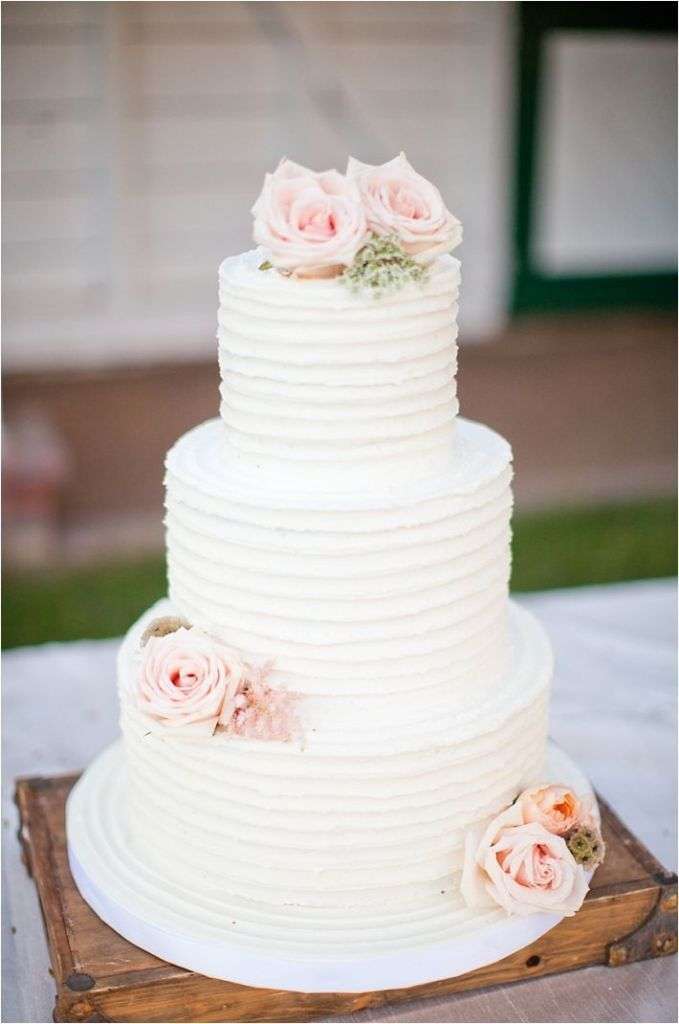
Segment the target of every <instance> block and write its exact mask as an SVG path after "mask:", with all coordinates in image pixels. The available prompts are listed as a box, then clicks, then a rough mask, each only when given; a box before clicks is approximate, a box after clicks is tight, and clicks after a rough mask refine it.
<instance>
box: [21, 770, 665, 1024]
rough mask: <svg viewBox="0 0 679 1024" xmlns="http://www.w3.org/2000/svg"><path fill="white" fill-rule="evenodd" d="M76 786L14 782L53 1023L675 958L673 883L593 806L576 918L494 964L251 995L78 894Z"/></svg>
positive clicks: (309, 1000) (324, 1002)
mask: <svg viewBox="0 0 679 1024" xmlns="http://www.w3.org/2000/svg"><path fill="white" fill-rule="evenodd" d="M77 778H78V776H77V775H67V776H60V777H57V778H53V779H45V778H31V779H20V780H19V781H18V782H17V790H16V799H17V804H18V807H19V812H20V815H21V823H22V825H21V832H20V838H21V841H22V843H23V846H24V851H25V858H26V863H27V867H28V868H29V869H30V870H31V871H32V874H33V877H34V879H35V883H36V886H37V888H38V893H39V896H40V903H41V908H42V911H43V915H44V919H45V928H46V931H47V938H48V943H49V948H50V956H51V960H52V968H53V972H54V977H55V981H56V985H57V1000H56V1007H55V1016H54V1019H55V1020H57V1021H85V1020H91V1021H94V1020H110V1021H130V1022H136V1021H139V1022H141V1021H148V1022H153V1021H194V1020H200V1021H244V1022H245V1021H260V1020H267V1021H303V1020H313V1019H316V1018H318V1017H323V1016H327V1015H330V1014H333V1013H340V1012H346V1013H348V1012H355V1011H357V1010H361V1009H365V1008H367V1007H377V1006H384V1005H389V1006H395V1005H397V1004H398V1003H402V1002H404V1001H407V1000H412V999H418V998H423V997H435V996H445V995H449V994H451V993H455V992H465V991H470V990H473V989H478V988H484V987H487V986H492V985H498V984H507V983H511V982H514V981H521V980H525V979H527V978H531V977H539V976H544V975H548V974H556V973H560V972H564V971H571V970H575V969H576V968H579V967H584V966H589V965H592V964H605V963H610V964H612V965H616V964H623V963H625V962H631V961H632V960H634V959H643V958H646V957H650V956H664V955H667V954H669V953H672V952H674V951H676V936H677V925H676V905H677V897H676V876H674V875H672V874H670V873H669V872H667V871H665V869H664V868H663V867H662V865H661V864H660V863H659V862H658V861H657V860H656V858H655V857H653V856H652V854H650V853H649V851H648V850H647V849H646V848H645V847H644V846H643V845H642V844H641V843H640V842H639V841H638V840H637V839H636V838H635V837H634V836H633V835H632V834H631V833H630V832H629V830H628V829H626V828H625V826H624V825H623V823H622V822H621V821H620V819H619V818H618V817H617V815H616V814H615V813H614V812H613V811H612V810H611V808H610V807H609V806H608V805H607V804H606V802H605V801H603V800H600V805H601V809H602V818H603V830H604V836H605V839H606V842H607V845H608V856H607V859H606V862H605V864H604V865H603V866H602V868H601V869H600V870H599V871H598V872H597V874H596V875H595V878H594V880H593V885H592V889H591V891H590V893H589V895H588V897H587V899H586V901H585V904H584V906H583V907H582V909H581V911H580V912H579V913H578V914H577V915H576V916H575V917H572V918H567V919H565V920H564V921H563V922H562V923H561V924H560V925H559V926H558V927H557V928H555V929H553V930H552V931H551V932H549V933H548V934H547V935H544V936H542V938H540V939H538V940H537V941H536V942H534V943H533V944H532V945H531V946H529V947H527V948H525V949H523V950H520V951H518V952H517V953H514V954H512V955H511V956H509V957H506V958H505V959H504V960H502V961H500V962H499V963H496V964H491V965H489V966H488V967H484V968H480V969H479V970H476V971H473V972H471V973H470V974H466V975H463V976H461V977H457V978H449V979H446V980H443V981H438V982H434V983H431V984H427V985H418V986H415V987H413V988H407V989H397V990H389V991H384V992H362V993H354V994H346V993H323V994H308V993H300V992H283V991H277V990H269V989H253V988H247V987H245V986H242V985H235V984H232V983H230V982H225V981H218V980H216V979H212V978H205V977H203V976H201V975H198V974H194V973H192V972H191V971H186V970H184V969H183V968H179V967H175V966H173V965H172V964H167V963H164V962H163V961H161V960H159V959H158V958H156V957H154V956H151V954H149V953H146V952H144V950H141V949H138V948H137V947H136V946H134V945H132V944H131V943H129V942H127V940H125V939H123V938H122V936H120V935H118V934H117V933H116V932H114V931H113V930H112V929H111V928H109V927H108V926H107V925H106V924H104V923H103V922H102V921H100V919H99V918H98V917H97V916H96V914H94V912H93V911H92V910H91V909H90V908H89V906H88V905H87V904H86V903H85V901H84V900H83V899H82V897H81V896H80V894H79V893H78V891H77V889H76V887H75V885H74V883H73V880H72V878H71V875H70V871H69V868H68V860H67V854H66V836H65V825H64V807H65V802H66V797H67V796H68V793H69V791H70V789H71V787H72V786H73V785H74V783H75V781H76V780H77Z"/></svg>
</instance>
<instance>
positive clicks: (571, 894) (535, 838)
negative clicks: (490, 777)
mask: <svg viewBox="0 0 679 1024" xmlns="http://www.w3.org/2000/svg"><path fill="white" fill-rule="evenodd" d="M588 888H589V885H588V880H587V876H586V874H585V871H584V869H583V868H582V867H581V866H580V865H578V864H576V862H575V860H574V858H573V855H572V854H571V852H570V850H569V849H568V847H567V846H566V842H565V840H564V839H563V838H562V837H561V836H556V835H553V834H552V833H551V832H548V831H547V829H546V828H544V827H543V826H542V825H540V824H539V823H538V822H536V821H534V822H528V823H524V822H523V817H522V812H521V807H520V806H519V803H518V802H517V803H515V804H513V805H512V806H511V807H509V808H507V810H506V811H504V812H503V813H502V814H500V815H499V816H498V817H497V818H495V819H494V821H492V822H491V824H490V825H489V826H488V828H487V829H486V831H485V832H484V833H483V834H482V835H481V837H480V838H479V834H478V832H476V833H474V832H471V833H470V834H468V835H467V839H466V843H465V862H464V868H463V872H462V883H461V890H462V896H463V898H464V900H465V902H466V903H467V905H468V906H471V907H475V906H492V905H493V904H499V905H500V906H501V907H503V908H504V910H506V911H507V913H508V914H520V915H523V916H525V915H527V914H533V913H544V912H546V913H554V914H561V915H563V916H565V917H570V916H572V915H573V914H574V913H575V912H576V911H577V910H578V909H579V908H580V907H581V906H582V902H583V900H584V898H585V895H586V894H587V890H588Z"/></svg>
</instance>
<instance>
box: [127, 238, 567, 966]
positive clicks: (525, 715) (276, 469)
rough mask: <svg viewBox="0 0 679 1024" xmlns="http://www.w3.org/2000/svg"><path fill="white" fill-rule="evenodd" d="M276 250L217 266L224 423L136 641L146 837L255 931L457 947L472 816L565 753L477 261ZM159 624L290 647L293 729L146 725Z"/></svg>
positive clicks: (273, 679) (136, 783) (257, 934)
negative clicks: (474, 274) (294, 256)
mask: <svg viewBox="0 0 679 1024" xmlns="http://www.w3.org/2000/svg"><path fill="white" fill-rule="evenodd" d="M261 259H262V257H261V254H259V253H257V252H250V253H245V254H244V255H242V256H239V257H235V258H233V259H229V260H225V261H224V263H223V264H222V265H221V267H220V271H219V299H220V308H219V329H218V340H219V361H220V368H221V374H222V383H221V396H222V402H221V417H220V418H219V419H215V420H210V421H208V422H207V423H203V424H201V425H200V426H198V427H196V428H194V429H193V430H191V431H189V432H188V433H187V434H185V435H184V436H183V437H182V438H180V439H179V441H178V442H177V443H176V444H175V445H174V447H173V448H172V449H171V450H170V452H169V453H168V456H167V461H166V479H165V483H166V503H165V504H166V531H167V533H166V537H167V564H168V581H169V597H170V600H169V601H165V602H161V603H160V604H159V605H157V606H156V607H155V608H153V609H151V610H150V611H149V612H148V613H147V615H146V616H145V617H144V618H143V619H142V620H141V621H140V622H139V623H138V624H137V625H136V626H135V627H133V629H132V630H131V631H130V633H129V634H128V637H127V639H126V641H125V643H124V645H123V647H122V649H121V653H120V659H119V691H120V704H121V725H122V730H123V736H124V744H125V751H126V760H127V787H128V811H129V835H130V837H131V840H132V842H133V844H134V847H135V851H136V853H137V854H138V856H139V858H140V862H141V863H142V864H143V865H145V868H146V869H148V870H149V871H150V872H152V873H154V874H155V875H156V876H157V877H158V878H162V879H163V882H164V884H165V886H166V889H167V891H168V892H169V893H170V894H171V893H177V899H178V904H179V902H180V894H183V895H184V896H185V894H186V893H187V892H190V894H191V897H192V900H193V902H194V905H195V906H196V908H199V909H200V914H201V917H202V920H203V922H204V923H205V927H206V928H209V927H210V926H211V922H214V924H215V925H217V924H218V923H219V922H223V920H224V919H225V917H226V916H227V915H228V917H229V919H231V916H232V915H233V918H234V923H235V921H236V920H237V921H238V935H239V938H240V939H242V941H243V942H245V943H248V942H250V943H252V944H254V945H257V944H260V945H261V944H265V945H266V948H267V949H269V950H272V951H275V950H276V949H280V950H285V949H286V948H290V943H289V941H288V934H289V929H290V928H293V930H294V936H295V948H297V949H303V950H305V951H313V953H314V955H315V953H316V952H317V951H318V955H323V956H326V955H327V956H332V955H333V953H336V952H337V951H339V950H342V949H347V948H351V949H352V950H354V951H356V950H360V949H361V948H365V950H366V951H370V952H372V951H373V950H374V949H375V948H377V946H379V947H380V948H382V949H389V948H397V947H398V946H401V945H413V944H416V943H417V942H418V941H420V940H421V941H422V942H425V941H426V942H431V941H436V940H437V939H439V938H440V939H443V938H445V937H447V936H450V935H451V934H453V933H455V932H456V931H458V930H459V931H460V932H462V931H464V930H465V929H468V928H469V926H470V919H471V918H474V920H479V921H480V920H481V918H482V917H483V913H482V912H478V911H477V912H475V914H472V912H471V911H469V910H468V909H467V908H465V907H464V906H463V904H462V900H461V896H460V892H459V884H460V872H461V867H462V856H463V844H464V835H465V832H466V830H467V829H469V828H471V827H473V826H476V825H479V824H483V823H485V822H486V821H489V820H490V819H491V818H492V817H494V816H495V815H496V814H497V813H498V811H499V810H501V809H502V808H504V807H506V806H507V805H508V804H510V803H511V802H512V800H513V799H514V798H515V797H516V795H517V793H518V792H519V791H520V790H521V789H522V788H524V787H525V786H526V785H528V784H530V783H533V782H537V781H540V780H541V772H542V771H543V770H544V758H545V750H546V738H547V719H548V704H549V687H550V682H551V674H552V657H551V651H550V647H549V642H548V640H547V638H546V637H545V635H544V633H543V631H542V629H541V628H540V627H539V625H538V624H537V623H536V622H535V620H534V619H532V617H531V616H530V615H528V614H527V613H526V612H524V611H521V610H520V609H518V608H516V607H514V606H512V605H511V604H510V602H509V599H508V587H509V575H510V538H511V532H510V517H511V511H512V492H511V480H512V468H511V449H510V447H509V445H508V444H507V442H506V441H505V440H504V439H503V438H501V437H499V436H498V435H497V434H496V433H494V432H493V431H492V430H489V429H488V428H487V427H484V426H481V425H480V424H477V423H472V422H469V421H467V420H464V419H461V418H459V417H458V416H457V411H458V409H457V399H456V384H455V373H456V358H457V355H456V344H455V338H456V331H457V329H456V326H455V317H456V314H457V294H458V288H459V279H460V275H459V263H458V262H457V260H455V259H453V258H452V257H449V256H441V257H439V258H438V259H436V260H435V262H434V263H433V264H432V266H431V270H430V274H429V276H428V279H427V281H426V283H425V284H424V285H423V286H420V287H415V286H412V287H411V286H409V287H407V288H404V289H403V290H402V291H401V292H399V293H397V294H396V295H390V296H389V297H388V298H381V299H375V298H372V297H370V298H366V297H363V296H360V295H359V296H356V295H354V294H352V293H351V292H350V291H349V290H348V289H347V288H346V287H345V286H344V285H343V284H342V283H341V281H339V280H337V279H331V280H324V279H318V280H304V281H301V280H295V279H294V278H290V277H284V276H282V275H280V274H278V273H277V272H275V271H269V270H265V271H262V270H259V269H258V268H259V265H260V262H261ZM158 615H179V616H181V617H182V618H184V619H186V620H188V622H190V623H191V624H192V625H193V626H194V627H197V628H198V629H200V630H203V631H204V632H205V633H207V634H209V635H210V636H211V637H214V638H215V639H218V640H221V641H223V642H224V643H225V644H228V645H229V646H230V647H232V648H235V649H236V650H237V651H238V652H239V653H240V654H242V656H243V658H244V659H245V660H246V661H249V662H252V663H253V664H255V665H257V664H263V663H265V662H268V661H269V660H272V661H273V666H272V667H271V668H270V670H268V671H269V672H270V674H269V676H268V678H269V679H270V683H271V686H272V687H273V688H275V689H276V690H277V691H284V692H289V693H290V694H294V695H295V697H294V700H295V706H296V712H297V713H298V715H299V720H300V726H301V728H300V732H299V735H296V736H295V739H294V741H291V742H279V741H276V740H270V741H267V742H263V741H262V740H258V739H249V738H244V737H243V736H233V735H228V734H227V733H225V732H223V731H219V730H217V731H215V732H214V734H213V735H211V736H208V737H205V736H203V737H200V738H198V737H192V736H180V735H176V734H170V733H169V732H168V731H165V732H163V730H162V729H161V730H158V729H154V730H150V729H149V728H148V721H147V720H146V719H145V717H144V714H143V712H142V711H140V709H139V706H138V702H137V699H136V685H137V679H138V673H139V659H140V657H141V649H140V645H139V641H140V637H141V634H142V632H143V630H144V628H145V626H146V624H147V623H148V622H149V620H150V619H152V618H153V617H155V616H158ZM494 914H496V912H495V911H493V912H491V913H490V914H488V915H487V916H488V917H490V916H493V915H494ZM320 934H322V935H323V943H322V948H321V949H319V950H317V947H318V937H319V935H320Z"/></svg>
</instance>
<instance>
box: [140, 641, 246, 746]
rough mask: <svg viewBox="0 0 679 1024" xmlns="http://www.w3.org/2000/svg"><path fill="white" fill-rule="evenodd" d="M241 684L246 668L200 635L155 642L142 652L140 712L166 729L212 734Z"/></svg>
mask: <svg viewBox="0 0 679 1024" xmlns="http://www.w3.org/2000/svg"><path fill="white" fill-rule="evenodd" d="M242 678H243V664H242V662H241V661H240V660H239V659H238V658H237V657H236V656H235V655H233V654H232V653H231V652H230V651H229V650H228V649H227V648H226V647H223V646H222V645H221V644H219V643H217V642H216V641H214V640H211V639H210V637H208V636H206V635H205V634H204V633H201V632H200V631H199V630H197V629H184V628H181V629H177V630H176V631H175V632H174V633H168V634H167V635H165V636H151V637H149V639H148V641H147V643H146V646H145V647H144V649H143V655H142V664H141V668H140V673H139V688H138V699H139V707H140V708H141V710H142V711H144V712H145V713H146V714H147V715H149V716H150V717H151V718H152V719H154V720H155V721H156V722H160V723H161V724H162V725H164V726H171V727H173V728H177V727H180V726H190V727H191V731H199V732H206V733H209V734H212V733H213V732H214V731H215V728H216V727H217V723H218V721H219V717H220V715H221V713H222V710H223V707H224V703H225V701H228V700H229V699H233V696H234V695H235V694H236V693H237V691H238V689H239V687H240V685H241V681H242Z"/></svg>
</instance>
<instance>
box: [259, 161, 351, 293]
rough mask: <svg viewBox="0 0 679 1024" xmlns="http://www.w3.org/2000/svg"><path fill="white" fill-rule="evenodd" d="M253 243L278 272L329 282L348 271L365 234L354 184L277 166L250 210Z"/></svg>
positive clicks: (282, 164) (338, 177) (295, 166)
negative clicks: (266, 256)
mask: <svg viewBox="0 0 679 1024" xmlns="http://www.w3.org/2000/svg"><path fill="white" fill-rule="evenodd" d="M252 213H253V215H254V218H255V223H254V231H253V234H254V239H255V241H256V242H257V243H258V244H259V245H263V246H264V247H265V249H266V250H267V252H268V256H269V260H270V262H271V263H272V264H273V266H275V267H277V268H278V269H279V270H287V271H290V272H292V273H294V274H295V275H296V276H298V277H329V276H332V275H333V274H335V273H339V272H340V271H341V270H342V268H343V267H346V266H349V264H350V263H351V262H352V260H353V258H354V256H355V255H356V253H357V252H358V250H359V249H360V248H361V247H362V246H363V245H364V244H365V242H366V240H367V237H368V229H367V224H366V219H365V213H364V211H363V206H362V204H361V196H360V193H359V191H358V188H357V187H356V183H355V182H353V181H350V180H348V179H347V178H345V177H344V175H342V174H338V172H337V171H322V172H320V173H316V172H314V171H310V170H308V169H307V168H306V167H301V166H300V165H299V164H295V163H293V162H292V161H291V160H281V162H280V164H279V165H278V167H277V168H276V170H275V171H274V173H273V174H267V175H266V177H265V179H264V187H263V189H262V192H261V195H260V196H259V198H258V199H257V202H256V203H255V205H254V206H253V207H252Z"/></svg>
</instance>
